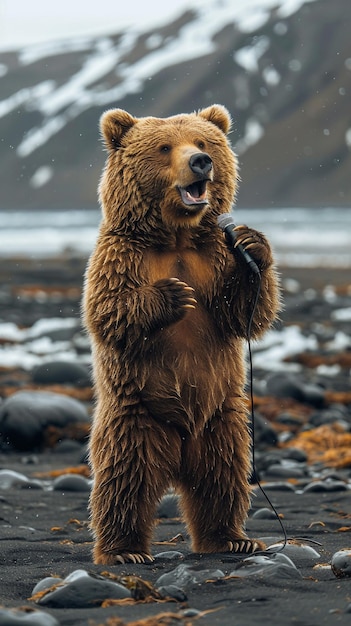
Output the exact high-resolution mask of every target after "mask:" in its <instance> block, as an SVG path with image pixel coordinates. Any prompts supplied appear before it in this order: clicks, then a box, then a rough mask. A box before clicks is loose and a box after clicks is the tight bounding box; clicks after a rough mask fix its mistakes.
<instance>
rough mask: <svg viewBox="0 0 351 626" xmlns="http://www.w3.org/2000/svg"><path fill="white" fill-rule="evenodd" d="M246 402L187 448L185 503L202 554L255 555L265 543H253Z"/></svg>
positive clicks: (225, 413) (190, 440)
mask: <svg viewBox="0 0 351 626" xmlns="http://www.w3.org/2000/svg"><path fill="white" fill-rule="evenodd" d="M241 402H242V401H241V399H239V398H234V399H233V400H232V402H231V405H232V406H231V407H230V405H228V400H227V401H226V408H225V409H224V410H223V411H218V412H217V413H216V415H215V416H214V417H213V418H212V420H211V421H210V422H209V424H207V426H206V427H205V429H204V431H203V432H202V433H201V435H200V436H197V437H196V438H195V437H190V436H189V437H188V439H187V440H186V442H185V445H184V448H183V459H182V460H183V465H182V472H181V476H182V480H181V485H180V489H181V494H182V497H181V502H182V507H183V512H184V516H185V519H186V522H187V525H188V528H189V532H190V535H191V538H192V547H193V550H194V551H195V552H199V553H215V552H218V553H221V552H222V553H223V552H235V553H245V554H247V553H251V552H256V551H258V550H264V549H265V547H266V546H265V544H264V543H263V542H262V541H259V540H257V539H249V538H248V537H247V535H246V532H245V522H246V518H247V514H248V510H249V507H250V492H251V489H250V485H249V482H248V478H249V474H250V468H251V467H250V465H251V464H250V436H249V432H248V426H247V418H246V414H245V410H244V407H242V408H240V406H239V405H240V404H241Z"/></svg>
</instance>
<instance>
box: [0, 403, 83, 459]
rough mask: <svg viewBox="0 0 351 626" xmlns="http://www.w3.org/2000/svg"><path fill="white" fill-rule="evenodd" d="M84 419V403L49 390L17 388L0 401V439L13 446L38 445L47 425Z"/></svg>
mask: <svg viewBox="0 0 351 626" xmlns="http://www.w3.org/2000/svg"><path fill="white" fill-rule="evenodd" d="M82 422H83V423H88V422H90V418H89V416H88V413H87V410H86V408H85V407H84V405H83V404H82V403H81V402H79V401H78V400H75V399H74V398H69V397H68V396H64V395H62V394H58V393H52V392H49V391H19V392H18V393H14V394H13V395H12V396H10V397H8V398H6V400H5V401H4V402H3V403H2V404H1V405H0V439H2V440H3V441H4V442H6V443H8V444H10V445H11V446H12V447H13V448H15V449H17V450H23V451H25V450H32V449H33V448H34V449H36V448H40V447H41V446H42V445H43V442H44V433H45V430H46V428H47V427H48V426H55V427H57V428H64V427H65V426H67V425H68V424H74V423H82Z"/></svg>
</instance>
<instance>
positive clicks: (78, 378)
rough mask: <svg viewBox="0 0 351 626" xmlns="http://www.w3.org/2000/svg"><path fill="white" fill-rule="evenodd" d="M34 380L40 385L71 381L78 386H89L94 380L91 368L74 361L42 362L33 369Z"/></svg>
mask: <svg viewBox="0 0 351 626" xmlns="http://www.w3.org/2000/svg"><path fill="white" fill-rule="evenodd" d="M61 332H62V330H61ZM32 380H33V382H34V383H37V384H39V385H40V384H44V385H48V384H52V383H58V384H63V383H70V384H72V385H76V386H77V387H88V386H89V385H91V382H92V381H91V376H90V372H89V369H88V368H87V367H86V366H85V365H82V364H80V363H75V362H72V361H49V362H45V363H42V364H41V365H38V366H37V367H35V368H34V369H33V371H32Z"/></svg>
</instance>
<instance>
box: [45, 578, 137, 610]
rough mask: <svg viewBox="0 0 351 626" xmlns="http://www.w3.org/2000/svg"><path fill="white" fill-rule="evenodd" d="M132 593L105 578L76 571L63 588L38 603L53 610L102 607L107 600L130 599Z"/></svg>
mask: <svg viewBox="0 0 351 626" xmlns="http://www.w3.org/2000/svg"><path fill="white" fill-rule="evenodd" d="M130 597H131V593H130V591H129V590H128V589H127V588H126V587H123V585H120V584H119V583H116V582H113V581H111V580H108V579H107V578H105V577H104V576H99V575H96V574H91V573H88V572H86V571H85V570H76V571H75V572H72V573H71V574H70V575H69V576H67V577H66V578H65V579H64V580H63V581H62V584H61V586H59V587H57V588H56V589H53V591H48V592H47V593H46V594H45V595H44V596H42V597H41V598H40V599H39V600H37V603H38V604H40V605H43V606H49V607H52V608H76V609H78V608H83V607H93V606H100V605H101V604H102V602H103V601H104V600H105V599H107V598H112V599H123V598H130Z"/></svg>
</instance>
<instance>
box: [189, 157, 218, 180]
mask: <svg viewBox="0 0 351 626" xmlns="http://www.w3.org/2000/svg"><path fill="white" fill-rule="evenodd" d="M189 165H190V169H191V170H192V171H193V172H194V174H198V175H200V176H206V174H208V173H209V172H210V171H211V169H212V159H211V157H210V155H209V154H207V153H206V152H196V153H195V154H192V155H191V157H190V159H189Z"/></svg>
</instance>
